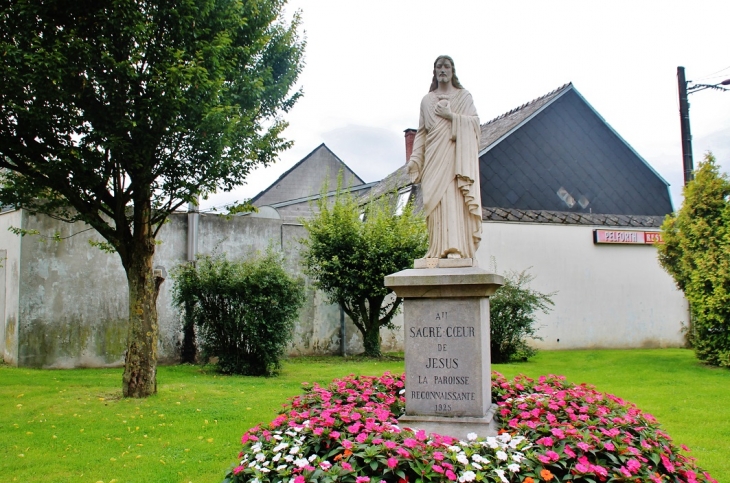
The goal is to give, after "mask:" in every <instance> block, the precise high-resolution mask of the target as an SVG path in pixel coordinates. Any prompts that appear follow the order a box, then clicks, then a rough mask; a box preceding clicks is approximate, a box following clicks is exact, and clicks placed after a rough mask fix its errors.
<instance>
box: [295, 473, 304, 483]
mask: <svg viewBox="0 0 730 483" xmlns="http://www.w3.org/2000/svg"><path fill="white" fill-rule="evenodd" d="M294 483H304V477H303V476H302V475H299V476H297V477H296V478H294Z"/></svg>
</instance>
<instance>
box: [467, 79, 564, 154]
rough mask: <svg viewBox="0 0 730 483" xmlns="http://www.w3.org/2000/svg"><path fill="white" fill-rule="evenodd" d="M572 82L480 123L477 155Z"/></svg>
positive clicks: (558, 94)
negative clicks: (480, 130)
mask: <svg viewBox="0 0 730 483" xmlns="http://www.w3.org/2000/svg"><path fill="white" fill-rule="evenodd" d="M572 86H573V84H571V83H567V84H564V85H562V86H560V87H558V88H557V89H555V90H554V91H552V92H548V93H547V94H545V95H544V96H542V97H538V98H537V99H534V100H532V101H530V102H527V103H525V104H522V105H521V106H520V107H516V108H514V109H512V110H511V111H509V112H505V113H504V114H502V115H500V116H497V117H495V118H494V119H492V120H491V121H488V122H486V123H485V124H482V137H481V140H480V142H479V155H480V156H481V155H482V154H483V151H484V150H485V149H486V148H487V147H489V146H492V145H493V144H494V143H496V142H498V141H500V140H501V139H502V138H504V137H505V136H508V135H509V134H511V133H512V131H514V130H515V129H518V128H519V127H520V126H521V125H522V123H524V122H526V121H527V120H528V119H529V118H530V117H531V116H533V115H534V114H536V113H537V112H539V111H540V110H541V109H542V108H543V107H545V106H546V105H548V104H549V103H550V102H551V101H553V100H554V99H555V98H556V97H558V96H560V95H561V94H563V92H564V91H565V90H566V89H568V88H570V87H572Z"/></svg>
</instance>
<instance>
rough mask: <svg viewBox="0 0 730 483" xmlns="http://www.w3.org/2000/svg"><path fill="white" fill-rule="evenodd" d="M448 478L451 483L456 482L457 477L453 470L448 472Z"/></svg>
mask: <svg viewBox="0 0 730 483" xmlns="http://www.w3.org/2000/svg"><path fill="white" fill-rule="evenodd" d="M446 478H448V479H449V480H451V481H456V475H455V474H454V472H453V471H451V470H446Z"/></svg>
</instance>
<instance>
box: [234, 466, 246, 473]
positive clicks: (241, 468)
mask: <svg viewBox="0 0 730 483" xmlns="http://www.w3.org/2000/svg"><path fill="white" fill-rule="evenodd" d="M245 469H246V467H245V466H242V465H239V466H236V467H235V468H233V474H234V475H237V474H239V473H240V472H242V471H243V470H245Z"/></svg>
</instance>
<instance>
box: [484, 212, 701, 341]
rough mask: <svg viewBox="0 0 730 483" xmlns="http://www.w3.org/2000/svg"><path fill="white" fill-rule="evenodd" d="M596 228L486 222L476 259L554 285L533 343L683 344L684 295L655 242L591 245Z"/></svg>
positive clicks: (546, 288)
mask: <svg viewBox="0 0 730 483" xmlns="http://www.w3.org/2000/svg"><path fill="white" fill-rule="evenodd" d="M596 228H602V229H606V228H607V227H605V226H602V227H593V226H578V225H554V224H527V223H497V222H485V223H484V224H483V234H482V236H483V239H482V240H483V241H482V245H481V246H480V248H479V250H478V252H477V258H478V260H479V265H480V266H481V267H483V268H487V269H490V270H491V269H493V267H494V265H495V264H496V269H497V272H498V273H500V274H504V273H506V272H509V271H522V270H525V269H529V273H530V274H532V275H534V276H535V279H534V281H533V282H532V284H531V286H532V287H533V288H534V289H536V290H539V291H540V292H543V293H549V292H557V293H556V294H555V296H554V297H553V301H554V302H555V307H554V309H553V311H552V312H550V313H549V314H547V315H544V314H540V316H539V317H538V321H539V324H540V326H541V328H540V331H539V335H540V336H541V337H543V339H544V340H543V341H539V340H537V341H534V345H535V346H536V347H538V348H541V349H582V348H639V347H680V346H683V345H684V339H683V336H682V333H681V328H682V324H687V323H688V321H689V312H688V305H687V301H686V299H685V298H684V296H683V294H682V292H681V291H679V290H678V289H677V288H676V286H675V285H674V281H673V280H672V278H671V277H670V276H669V275H668V274H667V273H666V272H665V271H664V270H663V269H662V268H661V266H660V265H659V262H658V260H657V254H656V249H655V248H654V247H653V246H651V245H594V244H593V230H594V229H596ZM622 229H623V228H622Z"/></svg>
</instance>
